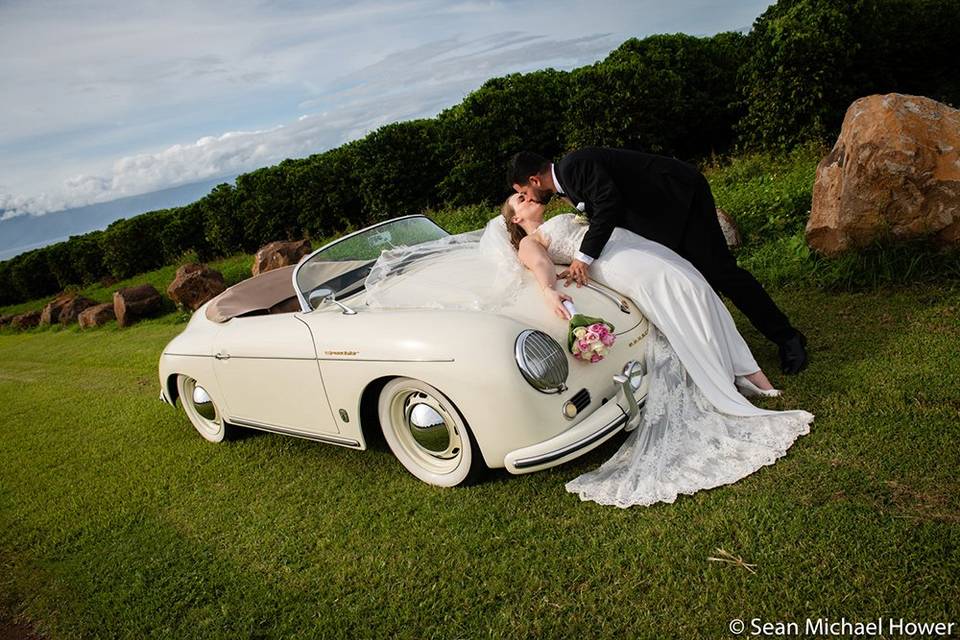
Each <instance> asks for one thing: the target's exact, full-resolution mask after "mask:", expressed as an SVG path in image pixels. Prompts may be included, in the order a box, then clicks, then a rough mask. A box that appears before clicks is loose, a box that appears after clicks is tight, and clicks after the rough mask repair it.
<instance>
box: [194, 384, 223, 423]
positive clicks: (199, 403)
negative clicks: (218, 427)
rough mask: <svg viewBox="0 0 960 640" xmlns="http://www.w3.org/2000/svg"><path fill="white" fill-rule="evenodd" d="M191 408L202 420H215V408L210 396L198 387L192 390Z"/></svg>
mask: <svg viewBox="0 0 960 640" xmlns="http://www.w3.org/2000/svg"><path fill="white" fill-rule="evenodd" d="M193 408H194V409H196V410H197V413H198V414H200V417H201V418H203V419H204V420H211V421H213V420H216V419H217V408H216V407H215V406H214V405H213V400H211V399H210V394H208V393H207V390H206V389H204V388H203V387H201V386H200V385H196V386H194V388H193Z"/></svg>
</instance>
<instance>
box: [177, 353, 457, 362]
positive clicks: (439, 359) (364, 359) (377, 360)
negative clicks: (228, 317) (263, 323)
mask: <svg viewBox="0 0 960 640" xmlns="http://www.w3.org/2000/svg"><path fill="white" fill-rule="evenodd" d="M163 355H165V356H181V357H187V358H213V357H214V356H212V355H199V354H196V353H164V354H163ZM230 359H232V360H303V361H310V362H312V361H315V360H321V361H326V362H456V360H455V359H454V358H410V359H407V360H398V359H396V358H350V357H344V358H276V357H273V356H230Z"/></svg>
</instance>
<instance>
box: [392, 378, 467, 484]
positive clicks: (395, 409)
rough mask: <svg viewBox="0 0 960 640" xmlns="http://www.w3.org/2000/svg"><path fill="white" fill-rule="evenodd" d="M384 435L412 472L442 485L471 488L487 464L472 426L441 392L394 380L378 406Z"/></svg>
mask: <svg viewBox="0 0 960 640" xmlns="http://www.w3.org/2000/svg"><path fill="white" fill-rule="evenodd" d="M377 409H378V414H379V417H380V425H381V427H382V428H383V436H384V438H385V439H386V441H387V444H388V445H389V447H390V450H391V451H393V454H394V455H395V456H396V457H397V459H398V460H399V461H400V463H401V464H402V465H403V466H404V467H406V468H407V471H409V472H410V473H412V474H413V475H415V476H416V477H418V478H420V479H421V480H423V481H424V482H426V483H428V484H432V485H436V486H440V487H455V486H462V485H466V484H471V483H472V482H475V481H476V480H478V479H479V478H480V476H481V475H482V473H483V470H484V469H485V468H486V466H485V465H484V463H483V457H482V456H481V454H480V449H479V447H478V446H477V444H476V441H475V440H474V438H473V435H472V434H471V433H470V429H469V427H467V423H466V422H465V421H464V419H463V417H462V416H461V415H460V412H459V411H457V408H456V407H455V406H454V405H453V403H452V402H451V401H450V400H449V399H448V398H447V397H446V396H445V395H443V394H442V393H440V391H438V390H437V389H436V388H434V387H432V386H430V385H429V384H427V383H426V382H422V381H420V380H415V379H413V378H394V379H393V380H391V381H390V382H388V383H387V384H386V385H385V386H384V387H383V390H382V391H381V392H380V399H379V402H378V407H377Z"/></svg>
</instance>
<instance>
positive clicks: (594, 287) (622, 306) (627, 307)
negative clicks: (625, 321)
mask: <svg viewBox="0 0 960 640" xmlns="http://www.w3.org/2000/svg"><path fill="white" fill-rule="evenodd" d="M583 286H585V287H586V288H587V289H592V290H594V291H596V292H597V293H599V294H600V295H602V296H604V297H606V298H609V299H610V300H612V301H613V302H614V303H616V305H617V306H618V307H620V311H622V312H624V313H625V314H627V315H630V305H628V304H627V301H626V300H624V299H623V298H618V297H616V296H614V295H613V294H611V293H609V292H607V291H604V290H603V289H601V288H600V287H598V286H597V285H595V284H593V283H592V282H587V284H585V285H583Z"/></svg>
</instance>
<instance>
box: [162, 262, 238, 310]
mask: <svg viewBox="0 0 960 640" xmlns="http://www.w3.org/2000/svg"><path fill="white" fill-rule="evenodd" d="M226 288H227V285H226V284H225V283H224V281H223V275H222V274H221V273H220V272H219V271H215V270H214V269H211V268H210V267H208V266H207V265H205V264H185V265H183V266H182V267H180V268H179V269H177V275H176V276H175V277H174V279H173V282H171V283H170V286H169V287H167V295H168V296H170V299H171V300H173V301H174V302H175V303H176V304H177V305H179V306H182V307H185V308H187V309H190V310H191V311H196V310H197V309H199V308H200V307H201V306H203V303H205V302H206V301H207V300H210V299H211V298H213V297H214V296H217V295H219V294H220V293H222V292H223V291H224V289H226Z"/></svg>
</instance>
